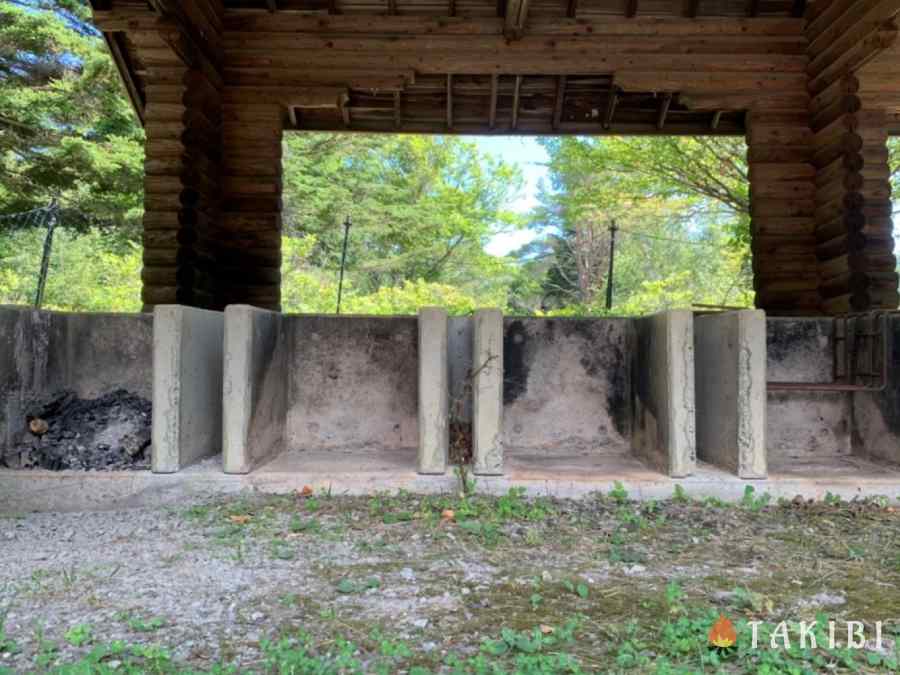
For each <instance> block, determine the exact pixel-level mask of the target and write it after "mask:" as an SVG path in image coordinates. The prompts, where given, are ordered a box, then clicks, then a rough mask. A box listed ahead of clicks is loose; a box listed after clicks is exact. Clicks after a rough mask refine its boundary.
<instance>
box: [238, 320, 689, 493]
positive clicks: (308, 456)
mask: <svg viewBox="0 0 900 675" xmlns="http://www.w3.org/2000/svg"><path fill="white" fill-rule="evenodd" d="M693 378H694V367H693V339H692V319H691V314H690V312H687V311H673V312H665V313H663V314H659V315H655V316H652V317H646V318H641V319H626V318H599V319H598V318H594V319H568V318H516V317H506V318H504V317H503V315H502V313H501V312H500V311H499V310H479V311H477V312H475V314H474V316H466V317H448V316H447V314H446V312H444V311H443V310H440V309H434V308H427V309H423V310H422V311H421V312H420V314H419V316H418V318H416V317H360V316H304V315H282V314H279V313H276V312H270V311H266V310H261V309H256V308H253V307H250V306H246V305H244V306H230V307H228V308H227V309H226V312H225V370H224V425H225V426H224V429H225V431H224V467H225V471H226V472H229V473H236V474H246V473H249V472H252V471H254V470H255V469H259V471H260V472H262V473H277V474H286V473H290V472H302V473H304V474H308V475H328V474H329V473H331V474H335V475H336V474H339V473H344V472H348V471H350V472H353V471H358V472H374V473H378V472H383V474H386V475H388V476H389V475H391V473H392V472H394V473H396V475H397V476H398V477H399V476H405V477H408V476H409V474H410V472H413V471H416V470H417V471H418V473H419V474H421V475H443V474H447V473H448V467H449V466H450V464H451V462H450V457H451V455H452V456H453V458H454V459H459V458H460V457H461V458H463V459H467V460H470V461H471V467H472V472H473V473H474V474H476V475H480V476H484V477H490V476H505V477H506V478H508V479H511V480H517V479H522V480H531V479H535V478H537V479H539V478H540V476H541V475H546V474H548V473H549V474H553V475H556V476H565V475H571V476H573V477H574V478H575V479H577V480H582V481H583V480H591V479H596V478H604V477H607V476H609V475H612V474H616V475H623V474H624V475H627V474H629V472H630V473H633V474H641V475H657V476H658V475H665V476H673V477H679V476H688V475H690V474H691V473H692V472H693V469H694V466H695V463H696V457H695V449H694V385H693Z"/></svg>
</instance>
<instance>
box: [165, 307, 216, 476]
mask: <svg viewBox="0 0 900 675" xmlns="http://www.w3.org/2000/svg"><path fill="white" fill-rule="evenodd" d="M224 326H225V321H224V315H223V313H222V312H212V311H208V310H204V309H196V308H193V307H183V306H181V305H157V306H156V307H155V308H154V313H153V457H152V462H151V465H152V468H153V471H154V472H156V473H173V472H176V471H178V470H180V469H182V468H184V467H185V466H188V465H189V464H192V463H194V462H196V461H197V460H199V459H202V458H204V457H207V456H209V455H214V454H216V453H218V452H220V451H221V450H222V368H223V357H222V349H223V339H224Z"/></svg>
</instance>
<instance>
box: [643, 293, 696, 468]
mask: <svg viewBox="0 0 900 675" xmlns="http://www.w3.org/2000/svg"><path fill="white" fill-rule="evenodd" d="M635 331H636V333H637V349H636V350H635V363H634V365H633V367H632V372H633V377H634V388H633V392H634V393H633V396H634V414H635V419H634V433H633V435H632V450H633V451H634V453H635V454H636V455H637V456H638V457H640V458H641V459H643V460H644V461H645V462H647V464H649V465H650V466H652V467H654V468H655V469H658V470H659V471H661V472H663V473H665V474H667V475H669V476H672V477H676V478H680V477H683V476H688V475H690V474H691V473H693V471H694V468H695V466H696V463H697V456H696V449H695V432H694V334H693V333H694V331H693V315H692V313H691V312H690V311H687V310H672V311H667V312H662V313H660V314H654V315H652V316H646V317H641V318H639V319H636V320H635Z"/></svg>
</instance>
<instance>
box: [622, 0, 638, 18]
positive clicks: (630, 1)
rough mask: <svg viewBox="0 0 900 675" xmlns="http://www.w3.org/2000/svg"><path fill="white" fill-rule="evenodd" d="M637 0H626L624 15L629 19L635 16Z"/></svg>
mask: <svg viewBox="0 0 900 675" xmlns="http://www.w3.org/2000/svg"><path fill="white" fill-rule="evenodd" d="M637 13H638V0H627V2H626V3H625V16H626V17H628V18H629V19H631V18H634V17H636V16H637Z"/></svg>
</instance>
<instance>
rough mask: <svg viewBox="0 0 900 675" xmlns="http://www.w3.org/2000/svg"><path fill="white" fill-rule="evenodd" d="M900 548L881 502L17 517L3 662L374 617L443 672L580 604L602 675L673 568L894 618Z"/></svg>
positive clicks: (365, 630) (320, 505)
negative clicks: (502, 636)
mask: <svg viewBox="0 0 900 675" xmlns="http://www.w3.org/2000/svg"><path fill="white" fill-rule="evenodd" d="M448 508H453V509H455V513H453V514H448V513H446V509H448ZM465 513H468V514H469V515H468V517H464V515H465ZM451 516H452V517H451ZM898 544H900V518H898V514H896V513H895V512H893V511H892V510H891V509H889V508H885V507H882V506H878V505H855V506H854V505H846V504H843V505H834V504H831V505H826V504H817V505H810V504H803V503H795V504H784V505H781V506H772V505H769V506H766V505H764V504H762V503H759V504H755V505H754V504H745V505H744V506H743V507H741V506H731V507H724V506H722V505H717V504H706V505H703V504H698V503H686V502H684V501H681V502H674V501H673V502H666V503H662V504H649V505H646V504H645V505H638V504H631V503H629V502H627V501H626V500H624V499H623V498H622V497H619V498H617V499H609V498H607V499H596V498H594V499H585V500H579V501H550V500H541V501H539V502H534V501H528V500H525V499H523V498H520V497H515V496H514V497H509V498H500V499H494V498H479V499H476V500H474V501H471V502H469V501H460V499H459V498H458V497H456V496H448V497H446V498H443V499H437V498H418V497H413V496H409V495H399V496H395V497H388V496H384V495H381V496H376V497H373V498H350V497H329V496H325V495H322V496H309V495H304V496H290V497H263V496H245V497H234V498H230V499H220V500H218V501H215V502H204V503H200V504H197V503H192V504H187V503H186V504H182V505H179V506H177V507H168V508H166V509H134V510H128V511H109V512H91V513H65V514H58V513H42V514H31V515H24V516H23V515H15V514H12V515H7V516H5V517H0V618H2V617H3V615H4V614H5V622H4V630H3V631H0V671H2V670H3V668H4V667H5V668H8V669H10V670H12V671H13V672H44V671H47V670H50V669H51V668H52V667H53V666H54V665H59V664H64V663H71V662H74V661H77V660H78V659H79V658H81V657H83V656H84V655H85V654H86V653H87V652H88V651H89V650H90V649H91V648H92V646H96V645H98V644H101V643H109V642H112V641H115V640H122V641H124V642H125V643H128V644H154V645H161V646H163V647H164V648H165V649H166V650H168V652H169V653H170V654H171V657H172V660H173V661H175V662H178V663H180V664H185V665H189V666H191V667H193V668H199V669H204V668H209V667H211V666H212V665H213V664H215V663H219V662H227V663H232V664H237V665H238V666H239V667H240V668H241V670H256V669H262V667H263V663H262V656H261V642H263V641H264V640H266V639H270V638H274V637H278V636H281V635H289V634H291V633H292V632H295V631H297V630H298V629H301V628H302V629H304V630H306V631H310V632H311V633H312V634H313V636H314V637H315V638H316V639H317V640H321V641H329V640H333V638H334V636H335V635H342V636H347V637H349V638H351V639H353V640H354V641H356V642H357V643H362V644H365V643H366V641H367V640H371V639H372V638H371V635H372V632H373V630H376V631H381V632H382V633H384V634H388V635H391V636H392V637H393V638H395V639H400V640H405V641H408V642H409V643H410V644H413V645H415V648H416V650H417V652H418V653H419V654H420V656H421V659H423V661H422V662H423V663H426V664H427V665H428V666H429V667H432V668H434V667H436V666H439V664H440V663H441V662H442V661H443V660H444V659H445V658H446V657H447V655H448V654H451V653H457V654H462V655H472V654H476V653H478V650H479V645H481V644H482V642H483V640H484V639H485V638H487V637H491V636H496V635H497V633H498V632H499V631H500V629H501V628H507V627H508V628H512V629H515V630H528V629H530V628H533V627H534V626H539V625H551V626H554V625H561V624H562V623H563V622H564V621H565V620H566V619H567V618H568V617H571V616H574V615H579V616H581V617H582V621H583V624H584V625H585V626H586V628H585V631H586V635H587V636H588V639H586V640H584V641H582V642H579V643H578V644H577V645H576V646H575V647H573V650H574V653H575V654H576V655H577V656H578V657H579V658H581V659H582V663H583V664H586V665H591V664H593V666H594V667H595V668H596V669H598V670H604V671H605V670H607V668H606V667H605V666H606V665H609V664H611V663H615V662H614V661H612V660H611V659H613V658H615V653H616V652H615V650H616V648H617V646H616V645H617V642H616V640H617V639H618V640H619V642H621V641H622V633H621V630H622V627H623V626H625V625H626V624H628V623H629V622H646V624H647V625H648V626H651V625H652V626H655V627H656V628H653V630H657V629H658V624H659V621H663V620H666V612H667V610H666V609H665V607H666V605H665V602H666V600H664V598H665V595H666V592H667V591H666V589H667V586H668V585H669V584H670V582H672V581H673V580H677V581H678V583H679V584H680V586H681V587H682V588H683V589H684V593H685V597H686V598H687V600H685V602H688V601H691V602H694V603H696V604H697V606H698V607H701V608H703V609H705V610H708V609H709V608H713V609H718V608H722V607H725V608H728V611H731V612H732V613H733V614H736V615H740V616H743V617H746V618H760V617H761V618H763V619H765V620H773V621H774V620H780V618H782V617H792V616H798V617H801V618H802V616H812V615H815V613H816V612H819V611H829V612H832V613H833V614H834V615H835V616H844V617H852V618H859V619H860V620H863V621H875V620H891V621H897V620H898V617H900V547H898ZM582 586H583V588H582ZM735 589H738V590H735ZM742 589H743V590H742ZM748 598H750V600H748ZM669 602H671V598H670V599H669ZM897 625H898V626H900V623H898V624H897ZM4 634H5V635H6V638H7V641H8V642H7V648H6V651H3V647H2V645H3V640H2V638H3V635H4ZM10 644H14V645H15V648H11V647H9V645H10ZM76 645H77V646H76ZM888 645H889V648H890V647H891V646H892V645H893V643H892V642H889V643H888ZM113 663H114V665H115V663H116V662H115V661H113ZM436 669H439V668H436ZM541 672H543V671H541ZM747 672H755V671H751V670H748V671H747ZM798 672H799V671H798ZM872 672H886V671H883V670H878V669H875V670H873V671H872Z"/></svg>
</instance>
